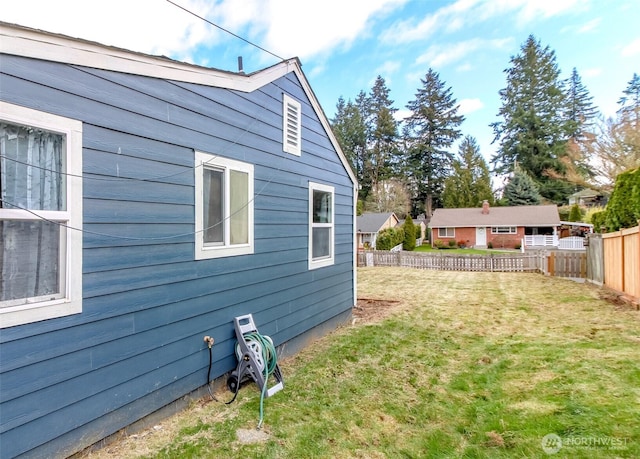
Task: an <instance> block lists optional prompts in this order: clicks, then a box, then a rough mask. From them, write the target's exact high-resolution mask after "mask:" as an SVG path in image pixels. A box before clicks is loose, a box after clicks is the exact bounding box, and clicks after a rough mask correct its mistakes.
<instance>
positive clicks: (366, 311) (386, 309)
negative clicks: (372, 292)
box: [352, 298, 400, 324]
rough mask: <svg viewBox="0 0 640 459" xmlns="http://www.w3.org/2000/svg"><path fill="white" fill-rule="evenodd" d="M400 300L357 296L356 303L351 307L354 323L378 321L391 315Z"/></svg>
mask: <svg viewBox="0 0 640 459" xmlns="http://www.w3.org/2000/svg"><path fill="white" fill-rule="evenodd" d="M399 304H400V301H395V300H382V299H375V298H358V303H357V304H356V306H355V307H354V308H353V312H352V315H353V318H354V324H357V323H360V324H362V323H372V322H380V321H381V320H384V319H385V318H386V317H388V316H389V315H391V313H392V312H393V311H394V309H395V307H397V306H398V305H399Z"/></svg>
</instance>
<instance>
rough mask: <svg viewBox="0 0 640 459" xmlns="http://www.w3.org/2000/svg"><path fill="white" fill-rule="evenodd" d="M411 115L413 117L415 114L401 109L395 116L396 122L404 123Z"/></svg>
mask: <svg viewBox="0 0 640 459" xmlns="http://www.w3.org/2000/svg"><path fill="white" fill-rule="evenodd" d="M411 115H413V112H412V111H411V110H406V109H401V110H398V111H397V112H395V113H394V114H393V118H394V119H395V120H396V121H404V120H405V119H407V118H409V117H410V116H411Z"/></svg>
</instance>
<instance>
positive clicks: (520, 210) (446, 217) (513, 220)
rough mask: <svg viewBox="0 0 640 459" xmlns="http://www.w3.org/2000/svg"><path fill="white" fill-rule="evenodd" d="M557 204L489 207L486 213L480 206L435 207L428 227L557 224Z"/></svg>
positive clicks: (558, 219)
mask: <svg viewBox="0 0 640 459" xmlns="http://www.w3.org/2000/svg"><path fill="white" fill-rule="evenodd" d="M558 225H560V216H559V215H558V206H555V205H548V206H514V207H491V208H490V209H489V213H488V214H483V213H482V207H474V208H463V209H436V210H435V211H434V213H433V216H432V217H431V221H430V222H429V227H430V228H451V227H457V228H460V227H470V226H558Z"/></svg>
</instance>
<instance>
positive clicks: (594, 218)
mask: <svg viewBox="0 0 640 459" xmlns="http://www.w3.org/2000/svg"><path fill="white" fill-rule="evenodd" d="M606 221H607V212H606V211H604V210H601V211H600V212H594V213H592V214H591V224H592V225H593V231H594V232H595V233H599V232H600V231H602V227H603V226H605V223H606Z"/></svg>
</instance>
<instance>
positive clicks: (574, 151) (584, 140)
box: [548, 67, 598, 187]
mask: <svg viewBox="0 0 640 459" xmlns="http://www.w3.org/2000/svg"><path fill="white" fill-rule="evenodd" d="M565 87H566V108H565V119H566V122H567V136H568V140H567V143H566V149H565V154H564V155H562V156H561V157H560V161H561V162H562V164H563V166H564V171H563V172H562V173H558V172H557V171H555V170H550V171H548V172H549V176H550V177H552V178H556V179H560V180H562V179H566V180H567V181H569V182H571V183H574V184H576V185H578V186H580V187H589V186H590V185H589V182H590V181H591V179H592V178H593V177H594V176H595V173H594V171H593V169H592V167H591V165H590V164H589V154H588V151H589V146H590V145H591V144H592V143H593V142H594V141H595V121H596V120H597V117H598V109H597V108H596V107H595V105H593V97H592V96H591V95H590V94H589V90H588V89H587V88H586V86H584V84H582V80H581V78H580V75H579V74H578V71H577V69H576V68H575V67H574V68H573V70H572V71H571V76H570V77H569V78H567V80H565Z"/></svg>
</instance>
